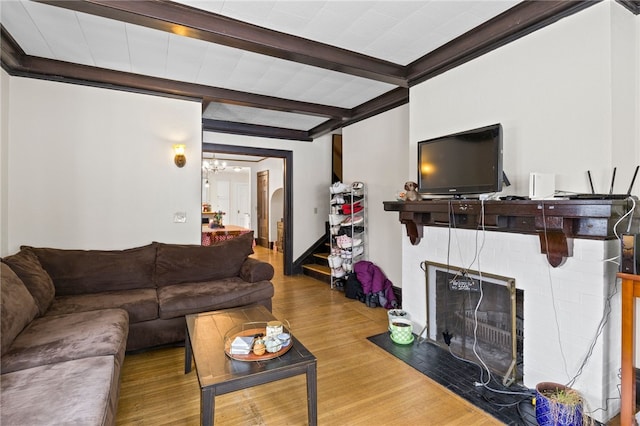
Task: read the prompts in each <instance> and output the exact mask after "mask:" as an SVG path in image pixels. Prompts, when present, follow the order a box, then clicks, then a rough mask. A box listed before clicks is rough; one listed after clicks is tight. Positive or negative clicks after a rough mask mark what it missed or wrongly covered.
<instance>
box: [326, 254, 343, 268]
mask: <svg viewBox="0 0 640 426" xmlns="http://www.w3.org/2000/svg"><path fill="white" fill-rule="evenodd" d="M327 263H329V268H332V269H334V268H339V267H340V266H341V265H342V258H341V257H340V255H335V254H332V255H329V256H328V257H327Z"/></svg>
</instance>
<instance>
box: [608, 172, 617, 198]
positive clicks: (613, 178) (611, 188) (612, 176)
mask: <svg viewBox="0 0 640 426" xmlns="http://www.w3.org/2000/svg"><path fill="white" fill-rule="evenodd" d="M615 181H616V168H615V167H614V168H613V174H612V175H611V187H610V188H609V195H611V194H613V183H614V182H615Z"/></svg>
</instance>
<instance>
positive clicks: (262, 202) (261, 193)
mask: <svg viewBox="0 0 640 426" xmlns="http://www.w3.org/2000/svg"><path fill="white" fill-rule="evenodd" d="M256 190H257V193H258V199H257V201H258V204H257V215H258V235H257V238H256V243H257V244H258V245H259V246H262V247H266V248H270V247H269V170H264V171H261V172H258V175H257V180H256Z"/></svg>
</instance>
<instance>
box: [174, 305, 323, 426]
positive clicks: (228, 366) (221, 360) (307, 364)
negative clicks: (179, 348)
mask: <svg viewBox="0 0 640 426" xmlns="http://www.w3.org/2000/svg"><path fill="white" fill-rule="evenodd" d="M185 318H186V320H187V333H186V341H185V345H184V349H185V357H184V372H185V374H187V373H189V372H190V371H191V359H192V358H193V361H194V362H195V366H196V371H197V374H198V382H199V384H200V423H201V424H202V425H213V419H214V409H215V397H216V395H223V394H225V393H229V392H233V391H237V390H241V389H246V388H249V387H252V386H257V385H261V384H264V383H269V382H273V381H276V380H281V379H285V378H288V377H292V376H296V375H299V374H306V375H307V413H308V417H309V425H316V424H317V422H318V411H317V399H318V394H317V371H316V368H317V364H316V358H315V356H314V355H313V354H312V353H311V352H309V351H308V350H307V348H305V347H304V346H303V345H302V343H300V342H299V341H298V340H297V339H296V337H295V334H293V333H292V341H291V344H292V345H293V346H292V347H291V349H290V350H289V351H287V352H286V353H285V354H283V355H281V356H279V357H277V358H274V359H270V360H267V361H249V362H247V361H239V360H235V359H231V358H230V357H229V356H227V355H226V354H225V351H224V343H225V342H224V336H225V334H226V333H227V332H228V331H229V330H231V329H232V328H233V327H236V326H239V325H242V324H244V323H247V322H253V321H260V322H262V321H264V322H266V321H271V320H274V319H276V318H275V317H274V316H273V315H272V314H271V312H269V311H268V310H267V309H266V308H265V307H264V306H261V305H259V306H251V307H246V308H235V309H225V310H220V311H215V312H206V313H202V314H194V315H187V316H186V317H185Z"/></svg>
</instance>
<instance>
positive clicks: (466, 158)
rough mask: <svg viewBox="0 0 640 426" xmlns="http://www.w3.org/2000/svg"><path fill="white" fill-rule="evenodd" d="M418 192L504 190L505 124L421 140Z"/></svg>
mask: <svg viewBox="0 0 640 426" xmlns="http://www.w3.org/2000/svg"><path fill="white" fill-rule="evenodd" d="M418 168H419V169H418V192H420V193H422V194H431V195H465V194H482V193H489V192H500V191H501V190H502V126H501V125H500V124H493V125H491V126H486V127H482V128H479V129H473V130H468V131H465V132H460V133H454V134H451V135H447V136H442V137H438V138H434V139H429V140H425V141H421V142H418Z"/></svg>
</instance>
